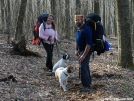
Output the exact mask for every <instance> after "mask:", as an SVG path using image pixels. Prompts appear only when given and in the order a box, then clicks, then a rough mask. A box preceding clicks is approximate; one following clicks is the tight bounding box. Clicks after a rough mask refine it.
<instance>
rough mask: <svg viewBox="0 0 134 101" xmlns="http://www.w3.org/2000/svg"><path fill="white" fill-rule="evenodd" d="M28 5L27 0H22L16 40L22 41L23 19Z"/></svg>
mask: <svg viewBox="0 0 134 101" xmlns="http://www.w3.org/2000/svg"><path fill="white" fill-rule="evenodd" d="M26 5H27V0H21V5H20V10H19V16H18V19H17V27H16V33H15V40H17V41H20V40H21V36H23V35H24V34H23V20H24V17H25V16H24V15H25V9H26Z"/></svg>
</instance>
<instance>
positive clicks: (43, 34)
mask: <svg viewBox="0 0 134 101" xmlns="http://www.w3.org/2000/svg"><path fill="white" fill-rule="evenodd" d="M53 20H54V17H53V15H49V16H48V19H47V21H46V23H42V24H41V25H40V27H39V37H40V38H41V39H42V41H41V42H42V44H43V47H44V48H45V50H46V53H47V59H46V67H47V69H48V70H49V72H52V69H53V64H52V57H53V44H54V41H55V39H56V40H57V31H56V30H55V24H54V22H53Z"/></svg>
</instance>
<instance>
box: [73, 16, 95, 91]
mask: <svg viewBox="0 0 134 101" xmlns="http://www.w3.org/2000/svg"><path fill="white" fill-rule="evenodd" d="M75 24H76V26H77V31H76V36H75V37H76V50H75V55H76V56H77V58H78V61H79V63H80V79H81V83H82V85H83V87H82V88H81V89H80V92H87V91H89V88H90V87H91V81H92V80H91V75H90V69H89V60H90V56H91V54H92V51H93V47H92V45H93V41H92V29H91V28H90V27H89V26H87V25H86V24H84V16H83V15H75Z"/></svg>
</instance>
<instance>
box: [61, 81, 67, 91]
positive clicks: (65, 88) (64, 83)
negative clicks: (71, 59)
mask: <svg viewBox="0 0 134 101" xmlns="http://www.w3.org/2000/svg"><path fill="white" fill-rule="evenodd" d="M66 86H67V83H66V80H64V81H63V86H62V87H63V89H64V91H67V87H66Z"/></svg>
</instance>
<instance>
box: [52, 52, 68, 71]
mask: <svg viewBox="0 0 134 101" xmlns="http://www.w3.org/2000/svg"><path fill="white" fill-rule="evenodd" d="M69 58H70V55H68V54H64V55H63V57H62V58H61V59H60V60H59V61H58V62H57V63H56V64H55V65H54V66H53V71H52V72H55V71H56V69H57V68H59V67H66V66H67V65H68V62H69Z"/></svg>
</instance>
